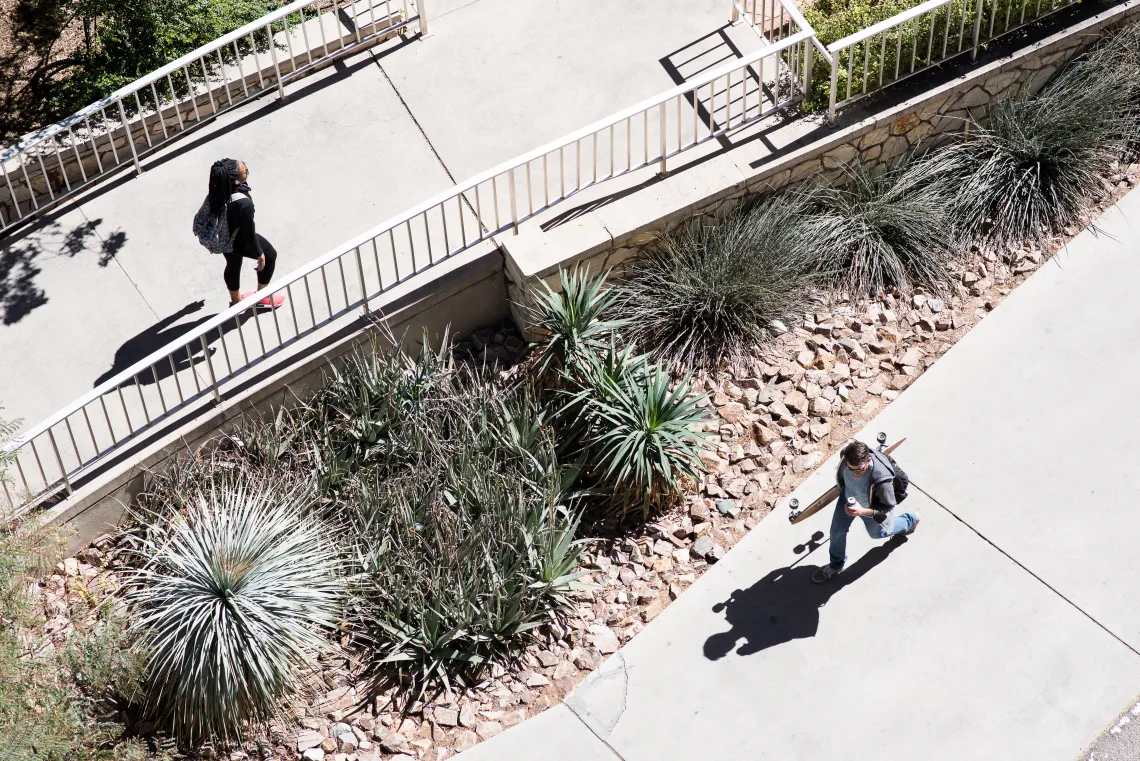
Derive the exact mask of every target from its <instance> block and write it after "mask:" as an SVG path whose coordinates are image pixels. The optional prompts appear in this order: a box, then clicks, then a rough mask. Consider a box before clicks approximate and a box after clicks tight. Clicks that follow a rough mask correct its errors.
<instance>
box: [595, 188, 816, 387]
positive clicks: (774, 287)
mask: <svg viewBox="0 0 1140 761" xmlns="http://www.w3.org/2000/svg"><path fill="white" fill-rule="evenodd" d="M808 206H809V199H808V198H807V197H805V196H804V195H803V194H798V195H791V194H783V195H779V196H776V197H774V198H771V199H768V200H766V201H764V202H762V203H760V204H759V205H757V206H755V207H753V208H751V209H747V210H734V211H732V212H728V213H724V214H720V215H717V216H713V217H705V216H702V217H696V218H694V219H692V220H690V221H689V222H687V223H685V224H683V225H681V226H680V227H678V228H676V229H675V230H672V231H669V232H667V233H665V234H663V235H661V236H660V237H659V238H658V240H657V241H656V243H655V245H654V246H653V247H652V248H651V250H650V251H649V252H648V254H647V255H646V256H645V257H643V258H642V259H639V260H638V261H636V262H635V263H634V264H633V265H632V266H631V267H630V272H629V276H628V278H627V279H626V280H624V281H622V282H620V283H618V284H617V285H616V286H615V288H616V290H617V291H618V293H619V294H620V295H619V297H618V300H617V303H616V312H617V314H620V315H621V316H622V317H623V318H625V319H626V320H627V322H628V326H627V327H626V328H625V329H624V334H625V336H626V337H627V338H628V339H629V340H630V341H632V342H633V343H635V344H637V345H638V346H641V347H644V348H646V349H647V350H649V351H651V352H652V353H653V355H654V357H655V358H658V359H660V360H662V361H665V362H668V363H669V364H670V365H671V366H674V367H677V368H678V369H681V370H691V369H695V368H697V367H699V366H705V367H711V368H716V367H717V366H718V365H721V364H723V363H726V362H734V361H736V360H738V359H740V358H741V357H743V356H745V355H746V354H747V353H748V352H749V351H750V350H752V349H753V348H754V347H755V346H756V345H757V344H759V343H761V342H763V341H764V340H765V339H767V338H769V337H770V331H771V329H770V327H769V326H770V325H771V323H772V321H773V320H776V319H780V318H784V317H786V316H787V315H788V314H790V313H792V312H796V311H799V310H800V309H801V307H802V306H803V304H804V302H805V300H806V299H807V298H808V297H809V296H810V292H811V284H812V276H811V275H810V271H811V269H812V263H813V261H814V258H815V255H816V251H817V248H818V245H819V241H820V237H821V234H822V232H823V231H824V229H825V228H824V226H821V225H820V224H819V221H818V220H817V219H815V218H813V217H810V216H808V215H807V214H806V211H807V208H808Z"/></svg>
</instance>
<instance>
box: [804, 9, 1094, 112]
mask: <svg viewBox="0 0 1140 761" xmlns="http://www.w3.org/2000/svg"><path fill="white" fill-rule="evenodd" d="M788 1H789V2H791V0H788ZM1074 2H1075V0H927V2H924V3H922V4H921V5H917V6H915V7H914V8H910V9H908V10H906V11H903V12H902V13H899V14H897V15H895V16H892V17H891V18H889V19H886V20H885V21H881V22H879V23H878V24H875V25H873V26H870V27H868V28H866V29H863V30H862V31H859V32H856V33H855V34H852V35H850V36H848V37H844V38H843V39H841V40H837V41H835V42H833V43H831V44H830V45H828V46H827V49H828V52H829V54H830V58H831V61H830V63H831V94H830V103H829V105H828V117H829V118H830V119H831V120H832V121H834V120H835V115H836V111H837V110H838V109H839V108H841V107H842V106H845V105H847V104H849V103H852V102H854V101H856V100H859V99H861V98H864V97H866V96H867V95H871V94H873V93H875V92H877V91H879V90H881V89H883V88H884V87H886V86H888V85H891V84H893V83H895V82H899V81H901V80H903V79H906V78H907V77H910V76H913V75H914V74H917V73H919V72H921V71H924V70H926V69H929V68H930V67H932V66H936V65H938V64H941V63H944V62H946V61H948V60H950V59H952V58H955V57H957V56H960V55H962V54H964V53H969V54H970V56H971V58H973V57H976V56H977V52H978V47H979V46H981V45H984V44H985V43H987V42H990V41H991V40H994V39H997V38H998V37H1001V36H1003V35H1006V34H1009V33H1010V32H1013V31H1016V30H1017V29H1020V28H1022V27H1023V26H1026V25H1027V24H1031V23H1033V22H1035V21H1038V20H1040V19H1042V18H1045V17H1046V16H1048V15H1050V14H1051V13H1055V12H1056V11H1059V10H1061V9H1062V8H1065V7H1067V6H1069V5H1072V4H1073V3H1074Z"/></svg>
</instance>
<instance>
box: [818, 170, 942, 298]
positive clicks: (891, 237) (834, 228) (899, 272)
mask: <svg viewBox="0 0 1140 761" xmlns="http://www.w3.org/2000/svg"><path fill="white" fill-rule="evenodd" d="M956 190H957V189H956V188H955V186H954V184H953V183H952V182H949V181H947V178H945V177H943V176H942V175H941V174H940V173H939V171H938V167H937V166H936V165H934V164H931V163H929V162H924V161H917V160H914V159H912V158H910V157H904V160H902V161H900V162H898V163H896V164H895V165H894V166H891V167H889V168H880V169H869V168H868V167H867V166H866V165H863V164H856V165H854V166H852V167H848V168H845V169H844V173H843V176H842V177H841V178H840V179H839V180H838V181H837V182H836V183H834V184H833V185H831V186H828V187H822V188H819V189H818V190H816V191H814V192H813V193H812V200H813V203H814V209H813V210H812V214H813V215H815V216H816V217H817V218H818V219H819V220H820V221H821V222H823V223H824V224H825V225H826V226H827V228H828V231H827V233H826V235H825V236H824V237H822V238H821V239H820V240H819V243H818V248H817V252H818V256H817V264H816V266H817V268H818V270H819V273H820V275H821V276H823V277H824V278H827V279H828V280H830V282H831V283H832V284H833V285H834V286H835V287H837V288H839V289H840V290H844V291H848V292H850V293H851V294H852V295H854V296H856V297H861V296H874V295H875V294H876V293H877V292H879V291H889V290H891V289H892V288H898V289H900V290H902V291H904V292H906V291H909V290H910V289H911V288H913V287H914V286H922V287H924V288H927V289H929V290H932V291H939V290H941V289H942V288H943V286H944V283H945V282H946V280H947V278H948V276H949V269H948V268H949V265H950V264H951V262H952V261H953V260H954V257H955V256H956V255H957V254H958V252H960V251H961V245H960V244H959V238H958V235H957V234H956V232H955V225H954V222H955V218H954V216H953V213H952V211H951V208H952V204H953V201H954V196H955V192H956Z"/></svg>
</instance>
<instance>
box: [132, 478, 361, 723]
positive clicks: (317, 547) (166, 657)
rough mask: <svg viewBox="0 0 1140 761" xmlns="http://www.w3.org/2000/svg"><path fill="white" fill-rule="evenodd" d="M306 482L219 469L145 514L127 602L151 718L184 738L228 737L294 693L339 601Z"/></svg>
mask: <svg viewBox="0 0 1140 761" xmlns="http://www.w3.org/2000/svg"><path fill="white" fill-rule="evenodd" d="M311 500H312V496H311V492H310V490H309V489H306V488H303V487H301V486H300V485H299V484H290V483H286V482H283V481H282V482H276V483H270V482H266V481H264V480H257V481H255V480H251V479H248V478H245V477H243V476H242V475H240V474H238V475H233V476H222V477H220V478H218V479H215V481H214V482H213V483H211V484H210V486H209V487H208V488H206V489H203V490H201V491H199V492H198V493H197V494H195V495H194V496H193V498H192V499H190V500H188V504H187V505H186V507H185V509H184V510H183V511H181V512H179V513H176V514H173V515H165V516H162V517H161V518H159V519H157V520H155V517H154V516H153V515H150V516H147V515H140V516H139V517H140V518H142V519H143V520H148V521H152V522H151V523H149V525H148V526H147V530H146V532H145V533H144V534H143V536H142V541H141V543H140V545H139V547H138V548H137V549H136V550H135V552H136V553H137V556H138V558H139V561H140V563H141V567H140V568H139V569H137V570H136V571H135V572H134V573H133V574H132V576H131V579H130V581H131V587H130V589H129V592H128V595H127V599H128V602H129V603H130V605H131V606H132V608H133V615H132V633H133V634H134V635H135V636H136V637H137V638H138V643H137V648H138V650H139V651H140V652H141V653H143V654H144V656H145V657H146V659H147V666H148V682H147V688H148V692H149V697H150V701H151V707H152V709H153V712H154V714H155V716H156V718H157V720H158V721H159V722H160V723H162V724H163V725H164V726H168V727H169V728H170V729H171V730H172V732H173V733H174V734H175V735H176V736H177V737H179V738H181V739H183V740H184V741H186V742H188V743H196V742H200V741H202V740H205V739H227V740H233V739H238V738H240V737H241V736H242V735H243V733H244V731H245V730H246V729H247V727H248V726H249V725H250V724H256V723H260V722H264V721H266V720H268V719H270V718H272V717H273V716H275V715H276V714H277V712H278V709H279V708H280V706H281V701H282V699H283V698H284V697H286V696H288V695H291V694H293V693H295V692H296V691H298V689H300V687H301V685H302V680H303V679H304V677H305V675H306V673H307V672H308V671H309V670H310V669H311V668H312V667H313V665H314V663H315V661H314V657H315V655H317V654H318V653H320V652H321V651H322V650H324V649H325V647H326V642H325V640H324V639H323V638H322V636H321V632H322V631H325V630H328V629H330V628H332V627H333V626H334V625H335V623H336V620H337V615H338V613H339V606H340V593H341V582H340V580H339V578H338V573H339V570H340V561H339V560H338V557H337V553H336V552H335V551H334V549H333V548H332V547H331V546H330V544H329V542H328V540H327V533H326V528H325V527H324V526H323V525H322V524H321V523H319V522H317V521H314V520H312V519H310V518H308V517H307V516H306V511H307V509H308V507H309V505H310V502H311Z"/></svg>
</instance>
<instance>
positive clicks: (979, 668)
mask: <svg viewBox="0 0 1140 761" xmlns="http://www.w3.org/2000/svg"><path fill="white" fill-rule="evenodd" d="M1133 219H1137V220H1140V193H1132V194H1131V195H1129V196H1127V197H1126V198H1125V199H1124V200H1123V201H1122V202H1121V203H1120V204H1119V205H1118V206H1117V207H1115V208H1113V209H1112V210H1110V211H1109V212H1108V213H1107V214H1106V215H1105V216H1104V217H1103V218H1102V219H1101V220H1100V221H1099V222H1098V224H1099V225H1100V227H1101V229H1102V231H1103V232H1102V233H1100V234H1096V233H1094V232H1092V231H1086V232H1084V233H1083V234H1081V235H1080V236H1079V237H1078V238H1077V239H1076V240H1075V241H1074V242H1073V243H1072V245H1071V246H1070V247H1069V249H1068V250H1067V251H1064V252H1062V253H1061V254H1059V255H1058V256H1057V257H1056V258H1055V259H1054V260H1053V261H1051V262H1050V263H1048V264H1047V265H1046V266H1045V267H1043V268H1042V269H1041V270H1040V271H1039V272H1037V273H1036V274H1035V275H1033V276H1032V277H1031V278H1030V279H1029V280H1028V281H1027V282H1026V283H1024V284H1023V285H1022V286H1021V287H1020V288H1018V290H1017V291H1015V292H1014V293H1013V294H1012V295H1011V296H1009V297H1008V298H1007V299H1006V300H1005V301H1004V302H1003V303H1002V304H1001V305H1000V306H999V307H998V309H996V310H995V311H994V312H993V313H992V314H991V315H990V316H988V317H987V318H986V319H985V320H984V321H983V322H982V323H981V324H980V325H979V326H978V327H976V328H975V329H974V330H973V331H972V332H970V333H969V334H968V335H967V336H966V337H965V338H964V339H963V340H962V341H961V342H960V343H959V344H958V345H957V346H955V347H954V348H953V349H952V350H951V351H950V352H948V353H947V354H946V355H945V356H944V357H942V358H941V359H940V360H939V361H938V363H937V364H936V365H935V366H934V367H933V368H931V369H930V370H929V371H928V372H927V373H926V374H925V375H923V376H922V377H921V378H920V379H919V380H918V381H917V382H916V383H915V384H914V385H913V386H911V387H910V388H909V389H908V390H907V391H905V392H904V393H903V394H902V395H901V397H900V398H899V399H898V400H897V401H896V402H894V403H893V404H892V405H891V406H890V407H888V408H887V410H885V411H884V412H883V413H882V414H881V415H880V416H879V417H878V418H877V419H876V420H874V421H873V422H872V423H871V424H870V425H869V426H868V427H867V429H866V430H865V431H864V432H863V434H862V435H863V437H864V439H865V440H868V441H873V439H874V434H875V433H876V432H877V431H879V430H885V431H888V432H889V434H890V436H891V437H892V438H894V437H899V436H906V437H907V443H906V444H905V446H904V448H903V449H902V450H900V452H899V453H898V455H899V459H900V461H901V463H902V464H903V466H904V467H905V468H906V469H907V471H908V472H909V473H910V475H911V478H912V489H911V496H910V498H909V500H908V501H907V507H908V508H911V509H913V510H917V511H918V512H920V513H921V515H922V518H923V520H922V524H921V527H920V529H919V530H918V532H917V533H916V534H915V535H914V536H913V537H911V538H909V539H908V540H901V541H900V540H899V539H894V540H890V541H888V542H887V543H880V544H878V545H877V546H872V544H871V541H870V540H869V539H868V538H867V537H866V536H865V535H864V534H863V532H861V531H858V530H854V531H852V532H851V541H850V543H849V552H850V553H851V557H850V560H849V566H848V568H847V570H846V571H845V572H844V574H843V575H842V576H841V577H839V579H838V580H837V582H835V583H833V584H830V585H824V586H820V585H814V584H812V583H811V581H810V578H809V577H810V574H811V572H812V570H814V568H815V567H816V566H817V565H820V564H822V563H825V562H826V557H827V545H826V540H825V539H824V537H823V533H819V534H818V536H817V537H815V538H816V541H814V542H813V541H811V540H812V539H813V535H817V532H824V533H825V532H826V531H827V529H828V522H829V513H827V514H821V515H820V516H817V517H815V518H812V519H810V520H808V521H806V522H805V523H802V524H800V525H798V526H791V525H790V524H789V523H788V522H787V521H786V520H785V517H786V513H785V512H784V509H783V508H782V507H781V508H778V509H777V511H776V513H775V514H774V515H772V516H771V517H769V518H768V519H767V520H765V521H763V522H761V524H760V525H759V526H758V527H757V528H756V529H754V530H753V532H752V533H751V534H750V535H749V536H747V537H746V538H745V539H744V540H742V541H741V542H740V543H739V544H738V545H737V546H736V547H735V548H734V549H733V550H732V551H731V552H729V554H728V556H727V557H726V558H725V559H724V560H723V561H721V563H719V564H718V565H717V566H716V567H714V568H713V569H711V570H710V571H709V572H708V573H706V574H705V575H704V576H703V577H702V578H701V579H700V580H699V581H698V582H697V583H696V584H694V585H693V586H692V587H691V588H690V589H689V590H688V591H686V592H685V593H684V594H683V595H682V596H681V597H680V598H679V599H678V600H677V601H676V602H675V603H673V604H672V605H671V606H669V607H668V608H667V609H666V610H665V612H664V613H662V614H661V615H660V616H658V617H657V618H656V619H654V620H653V622H652V623H651V624H650V625H649V626H648V627H647V628H646V629H645V630H644V631H643V632H642V633H641V634H639V635H638V636H637V637H635V638H634V639H633V640H632V641H631V642H630V643H629V644H627V645H626V646H625V647H624V648H623V649H622V650H620V651H619V652H618V653H617V654H616V655H614V656H612V657H611V658H610V659H609V660H608V661H607V662H606V663H605V664H604V665H603V666H602V668H601V669H600V670H599V671H598V672H596V673H595V674H593V675H591V676H590V677H589V678H588V679H587V680H586V681H585V682H583V683H582V684H581V685H580V686H579V687H578V689H577V690H576V691H575V692H574V693H572V694H571V696H570V697H569V698H568V700H567V703H566V704H565V705H563V706H559V707H558V708H556V709H553V710H551V711H549V712H548V713H547V714H544V715H542V716H540V717H538V718H536V719H533V720H531V721H528V722H525V723H524V724H522V725H521V726H520V727H518V728H516V729H512V730H509V731H507V732H505V733H504V734H502V735H500V736H498V737H495V738H493V739H491V740H490V741H488V742H486V743H484V744H482V745H480V746H477V747H476V748H474V749H473V750H471V751H469V752H468V753H467V754H466V755H465V756H464V758H468V759H469V761H480V759H488V760H490V759H494V761H514V760H515V759H518V761H522V760H523V759H532V758H555V759H562V758H566V759H570V758H574V759H584V760H585V761H595V759H596V760H597V761H611V760H612V759H624V761H671V760H673V759H676V760H677V761H681V760H682V759H684V760H685V761H688V760H689V759H694V758H710V759H711V758H723V759H757V760H761V759H772V761H777V760H778V761H796V760H800V759H802V760H803V761H809V760H810V761H831V760H832V759H834V760H836V761H838V760H839V759H869V758H874V759H883V760H884V761H913V759H923V761H935V760H937V759H947V760H948V761H949V760H950V759H953V760H954V761H960V759H962V758H974V759H987V760H988V759H994V760H995V761H997V760H998V759H1001V760H1003V761H1004V760H1007V759H1023V758H1024V759H1034V761H1048V760H1050V759H1055V760H1056V761H1070V760H1071V759H1074V758H1076V757H1077V756H1078V755H1079V754H1081V753H1082V749H1086V748H1087V746H1089V744H1090V743H1092V742H1093V741H1094V739H1095V738H1096V737H1097V734H1098V733H1099V732H1100V731H1101V730H1102V729H1103V728H1104V727H1105V726H1106V725H1107V724H1109V723H1110V722H1112V720H1113V717H1114V716H1116V715H1118V714H1119V713H1120V712H1121V711H1124V710H1126V709H1128V708H1131V706H1133V705H1134V703H1135V700H1134V696H1135V695H1136V693H1137V691H1138V690H1140V653H1138V652H1137V651H1138V649H1140V610H1138V609H1137V607H1136V606H1135V605H1132V604H1131V603H1130V602H1129V599H1130V595H1129V593H1130V591H1131V590H1130V587H1131V579H1133V578H1134V577H1135V575H1136V574H1137V572H1138V571H1140V556H1138V554H1137V552H1136V547H1137V546H1138V545H1140V521H1138V520H1137V519H1136V517H1135V508H1134V503H1135V492H1136V483H1137V482H1138V480H1140V465H1137V463H1138V462H1140V444H1137V443H1136V442H1135V437H1134V435H1133V432H1134V431H1135V430H1137V428H1138V426H1140V406H1138V405H1136V404H1134V403H1133V402H1132V400H1131V395H1130V394H1129V393H1128V389H1127V388H1126V387H1125V385H1124V384H1125V383H1126V379H1127V378H1130V377H1133V376H1134V375H1135V374H1136V373H1137V372H1138V371H1140V352H1138V349H1140V328H1138V326H1140V303H1138V302H1137V300H1136V299H1135V297H1134V294H1135V293H1136V292H1137V290H1138V289H1140V259H1138V258H1137V257H1136V252H1137V249H1138V247H1140V229H1137V228H1138V227H1140V225H1134V224H1133V223H1131V222H1130V221H1129V220H1133ZM836 459H837V458H832V459H831V460H830V461H829V462H827V463H825V464H824V465H823V466H822V467H821V468H820V469H819V470H818V471H817V472H816V473H815V474H813V476H812V477H811V478H810V479H808V481H807V482H805V483H804V484H803V485H802V486H801V487H800V488H799V489H797V491H796V495H797V496H798V497H799V498H800V499H801V500H804V499H810V498H814V497H815V496H817V494H818V493H820V492H822V491H823V490H824V489H826V488H827V486H829V485H830V483H831V479H832V478H833V472H834V471H833V468H834V467H835V466H836ZM804 545H807V546H808V547H809V548H810V549H807V550H806V551H805V548H804ZM797 548H798V549H799V550H800V551H801V553H802V554H796V549H797ZM1119 738H1120V735H1112V736H1111V737H1110V739H1108V740H1106V741H1105V745H1104V748H1105V750H1104V752H1102V753H1101V755H1096V751H1095V750H1094V751H1093V754H1094V755H1093V756H1092V757H1093V758H1095V759H1097V761H1101V760H1102V759H1124V758H1128V756H1127V755H1120V754H1119V753H1118V751H1119V749H1120V748H1122V747H1127V745H1130V744H1125V743H1123V742H1122V741H1121V739H1119ZM1131 739H1132V742H1133V743H1134V741H1135V740H1134V737H1133V738H1131ZM1082 757H1083V758H1089V756H1088V755H1087V754H1085V755H1084V756H1082Z"/></svg>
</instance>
